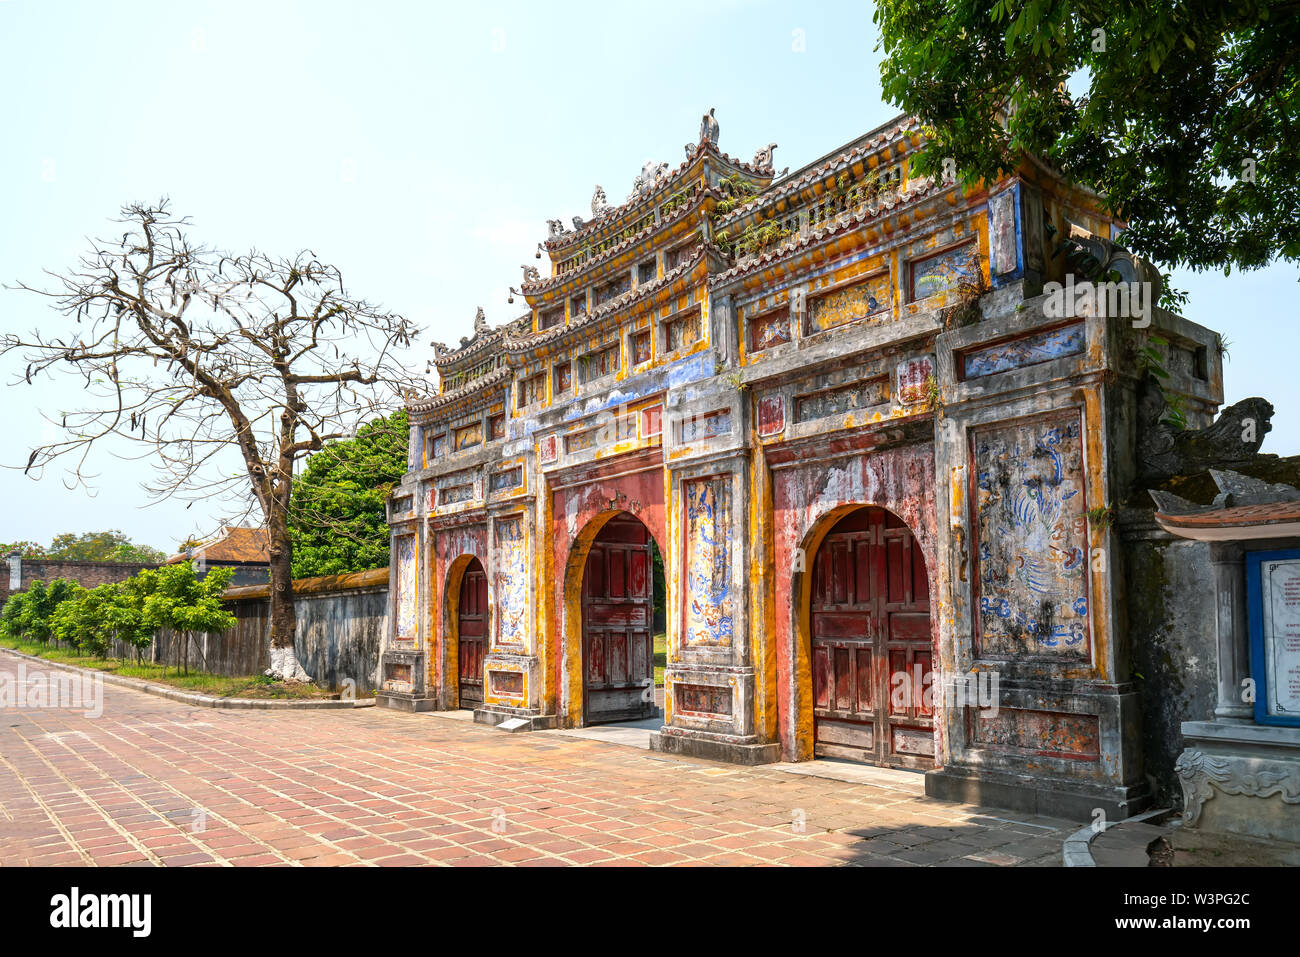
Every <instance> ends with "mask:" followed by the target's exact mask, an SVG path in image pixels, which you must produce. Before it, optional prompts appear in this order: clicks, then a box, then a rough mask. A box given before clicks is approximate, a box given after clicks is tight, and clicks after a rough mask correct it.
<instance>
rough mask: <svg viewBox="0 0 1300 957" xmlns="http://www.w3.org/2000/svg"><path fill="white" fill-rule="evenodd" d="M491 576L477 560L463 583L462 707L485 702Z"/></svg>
mask: <svg viewBox="0 0 1300 957" xmlns="http://www.w3.org/2000/svg"><path fill="white" fill-rule="evenodd" d="M487 601H488V588H487V575H486V574H484V572H483V566H482V565H481V564H480V563H479V560H478V559H477V558H475V559H473V560H472V561H470V563H469V567H468V568H466V569H465V575H464V577H462V578H461V581H460V605H459V607H458V610H457V615H458V620H459V630H458V631H457V645H458V646H459V655H458V658H459V671H458V673H459V675H460V706H461V707H462V708H474V707H477V706H478V705H481V704H482V703H483V659H484V657H485V656H486V655H487V646H488V635H487Z"/></svg>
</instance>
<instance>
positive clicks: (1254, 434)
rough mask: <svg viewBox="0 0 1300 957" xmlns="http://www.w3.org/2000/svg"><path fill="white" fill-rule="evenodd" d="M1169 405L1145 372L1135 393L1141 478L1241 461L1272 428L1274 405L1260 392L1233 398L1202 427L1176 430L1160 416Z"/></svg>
mask: <svg viewBox="0 0 1300 957" xmlns="http://www.w3.org/2000/svg"><path fill="white" fill-rule="evenodd" d="M1167 408H1168V402H1167V400H1166V399H1165V395H1164V390H1163V389H1162V388H1161V387H1160V383H1159V382H1157V381H1156V380H1155V378H1154V377H1152V376H1147V378H1146V379H1144V380H1143V383H1142V387H1141V389H1140V391H1139V394H1138V427H1137V436H1138V439H1137V457H1138V466H1139V469H1140V470H1141V473H1142V476H1143V477H1144V478H1168V477H1170V476H1173V475H1188V474H1190V473H1193V472H1200V471H1202V470H1204V469H1208V468H1210V467H1211V466H1230V465H1240V464H1243V463H1245V462H1248V461H1249V460H1250V459H1252V458H1254V456H1255V455H1256V454H1257V453H1258V452H1259V449H1260V446H1261V445H1263V444H1264V436H1265V434H1267V433H1268V432H1269V431H1271V430H1272V428H1273V426H1272V423H1271V421H1270V420H1271V419H1272V418H1273V405H1272V403H1270V402H1269V401H1268V400H1267V399H1261V398H1259V397H1258V396H1252V397H1251V398H1249V399H1242V400H1241V401H1240V402H1236V403H1233V404H1232V405H1230V406H1228V407H1227V408H1226V409H1224V410H1222V411H1221V412H1220V413H1219V417H1218V418H1217V419H1215V420H1214V422H1212V423H1211V424H1210V425H1207V426H1205V428H1202V429H1177V428H1174V427H1173V426H1172V425H1170V424H1169V423H1168V422H1164V421H1162V420H1163V419H1164V417H1165V413H1166V410H1167Z"/></svg>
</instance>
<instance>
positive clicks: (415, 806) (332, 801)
mask: <svg viewBox="0 0 1300 957" xmlns="http://www.w3.org/2000/svg"><path fill="white" fill-rule="evenodd" d="M18 664H19V659H18V658H15V657H13V656H11V655H8V654H4V653H3V652H0V680H6V676H8V678H7V680H10V681H13V680H14V676H15V675H16V673H17V669H18ZM35 667H38V666H35V665H32V664H31V663H30V662H29V668H35ZM810 770H812V771H815V772H816V773H817V774H818V775H820V774H824V773H827V774H835V775H837V776H839V777H845V778H850V779H853V780H837V779H835V778H829V777H821V776H814V775H812V774H809V773H807V772H808V771H810ZM796 772H799V773H796ZM875 773H876V772H874V771H872V770H870V769H859V768H852V767H850V768H839V767H837V766H835V765H834V764H829V763H825V762H812V763H811V764H810V765H802V766H792V767H790V768H789V769H784V768H782V767H781V766H768V767H759V768H740V767H735V766H732V765H726V764H717V763H713V762H709V761H697V760H691V759H684V758H676V757H670V756H667V755H661V754H655V753H652V752H649V751H646V750H643V749H641V748H637V747H629V746H625V745H621V744H616V743H611V741H610V740H602V739H600V738H588V737H578V736H574V735H572V734H565V733H560V732H541V733H531V734H507V733H505V732H502V731H498V730H495V729H491V728H485V727H482V726H478V725H474V724H473V723H471V722H469V721H465V720H458V719H457V718H455V717H449V716H439V715H428V714H421V715H409V714H401V713H397V712H393V711H388V710H384V709H380V708H365V709H357V710H349V711H317V712H310V711H224V710H217V709H211V708H195V707H191V706H188V705H184V704H180V703H176V702H171V701H167V700H165V699H162V698H157V697H153V696H151V695H147V694H144V693H141V692H136V691H131V690H127V689H123V688H118V687H114V686H111V685H105V686H104V710H103V714H102V716H100V717H97V718H94V717H89V716H86V715H84V714H82V713H81V712H79V711H70V710H53V709H43V710H30V709H21V708H6V709H3V710H0V864H3V865H23V864H31V865H58V864H74V865H80V864H96V865H98V864H105V865H121V864H129V865H187V864H215V865H224V864H237V865H262V864H282V865H293V864H304V865H343V864H396V865H407V864H452V865H494V864H499V865H559V864H650V865H653V864H724V865H725V864H733V865H734V864H746V865H747V864H788V865H823V864H865V865H883V866H896V867H913V866H918V865H933V864H939V865H960V866H974V867H977V866H1005V865H1014V864H1047V865H1058V864H1059V863H1060V860H1061V846H1062V842H1063V841H1064V840H1065V838H1066V836H1067V835H1068V834H1069V833H1070V832H1071V831H1073V830H1075V829H1077V828H1078V827H1079V826H1080V822H1070V821H1062V820H1057V819H1050V818H1036V817H1035V818H1027V817H1024V816H1022V815H1017V814H1016V813H1014V812H1008V811H1000V810H996V809H991V808H978V807H972V806H969V805H962V804H950V803H945V802H940V801H934V800H931V799H929V798H926V797H925V796H924V795H923V793H922V791H921V785H920V777H919V776H918V775H908V774H904V773H901V772H883V773H879V774H878V775H877V776H876V777H875V778H873V777H872V775H873V774H875ZM867 782H874V783H867Z"/></svg>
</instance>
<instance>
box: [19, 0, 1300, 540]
mask: <svg viewBox="0 0 1300 957" xmlns="http://www.w3.org/2000/svg"><path fill="white" fill-rule="evenodd" d="M875 43H876V31H875V28H874V25H873V24H872V22H871V7H870V5H868V4H864V3H861V2H858V3H819V4H808V3H782V2H770V3H764V2H724V3H712V4H711V3H707V2H677V0H659V2H656V3H653V4H635V5H619V6H613V5H609V4H600V3H593V4H578V3H560V2H548V3H546V4H540V3H529V4H523V3H520V4H510V3H489V2H476V3H467V4H458V5H454V6H453V5H443V4H429V3H399V2H371V3H366V4H364V5H363V4H361V3H324V2H316V3H311V4H307V3H290V2H283V0H268V2H262V3H244V2H235V0H225V2H222V3H183V4H181V3H156V2H149V0H130V2H122V0H112V2H109V0H101V2H69V0H64V2H40V0H0V90H2V91H3V92H2V93H0V129H3V131H4V133H3V139H0V182H3V183H4V184H6V189H5V191H4V194H3V196H4V214H3V219H2V220H0V281H3V282H5V283H9V284H12V283H13V282H14V281H15V280H18V279H21V280H24V281H27V282H29V283H37V282H39V281H40V279H41V277H42V270H43V269H46V268H50V269H62V268H64V267H66V266H68V265H70V264H71V263H73V262H74V261H75V259H76V257H77V256H78V254H79V253H80V252H82V251H83V249H84V248H85V246H86V243H85V239H84V237H86V236H88V235H92V234H96V235H109V234H110V233H111V228H110V227H109V224H108V222H107V221H108V220H109V219H110V218H111V217H113V216H114V215H115V214H116V212H117V209H118V207H119V206H121V205H122V204H123V203H125V202H129V201H134V200H150V199H156V198H157V197H159V196H161V195H167V196H169V197H171V200H172V202H173V206H174V208H175V209H176V210H177V211H179V212H183V213H186V214H188V215H190V216H191V217H192V218H193V220H194V236H195V237H196V238H198V239H201V240H202V241H204V242H206V243H208V244H211V245H215V246H220V247H224V248H230V249H236V250H242V249H246V248H248V247H251V246H256V247H258V248H260V249H263V250H268V251H272V252H284V253H290V252H293V251H296V250H298V249H300V248H305V247H306V248H311V249H312V250H314V251H315V252H316V253H317V254H318V255H320V256H321V257H322V258H324V259H326V260H327V261H331V262H333V263H335V264H336V265H338V266H339V267H340V268H342V270H343V272H344V276H345V277H346V279H347V282H348V284H349V286H350V288H351V291H352V292H354V293H356V294H359V295H362V296H365V297H366V298H368V299H371V300H375V301H378V302H381V303H383V304H384V305H386V306H387V307H389V308H391V309H394V310H396V311H398V312H401V313H403V314H405V315H407V316H410V317H411V318H413V319H414V320H415V321H416V322H417V323H418V324H419V325H420V326H421V328H422V330H423V332H422V335H421V338H420V340H419V345H418V346H417V347H416V348H414V349H412V350H411V353H410V364H411V366H412V367H417V368H421V369H422V368H423V367H424V362H425V359H426V358H427V357H428V356H429V355H430V354H431V350H430V349H429V348H428V343H429V342H430V341H432V340H435V339H437V340H443V341H446V342H454V341H455V340H457V339H458V338H459V337H460V336H462V335H465V334H468V333H469V331H470V329H471V326H472V322H473V316H474V310H475V307H476V306H480V305H481V306H483V308H484V310H485V311H486V313H487V316H488V319H489V321H490V322H492V323H494V324H495V323H500V322H504V321H506V320H509V319H512V318H514V317H515V316H517V315H519V314H521V312H522V308H521V305H522V303H521V301H520V300H516V302H515V304H514V305H513V306H510V305H507V304H506V295H507V287H508V286H509V285H512V284H514V285H517V284H518V282H519V280H520V278H521V271H520V268H519V267H520V265H521V264H529V265H532V264H536V260H535V259H534V258H533V251H534V248H535V246H536V244H537V243H538V242H539V241H540V240H542V239H543V238H544V237H545V235H546V220H547V219H549V218H562V219H563V220H564V221H565V222H566V223H567V222H568V220H569V218H570V217H572V216H574V215H583V216H587V215H589V212H590V210H589V204H590V199H591V193H592V189H593V187H594V185H595V184H596V183H600V184H601V185H602V186H603V187H604V188H605V191H606V192H607V194H608V195H609V199H610V201H611V202H615V203H617V202H621V201H622V200H623V199H624V197H625V196H626V195H627V193H628V192H629V191H630V190H631V187H632V180H633V179H634V177H635V176H636V174H637V173H638V172H639V171H640V169H641V166H642V164H643V163H644V162H645V161H646V160H647V159H654V160H664V161H667V162H669V163H670V164H671V165H673V166H676V165H677V164H678V163H679V162H680V161H681V160H682V158H683V155H684V154H683V146H684V144H686V143H687V142H693V141H694V140H695V138H696V133H697V131H698V126H699V118H700V115H701V114H702V113H703V112H704V111H705V110H707V109H708V108H709V107H716V109H717V117H718V120H719V122H720V124H721V146H722V148H723V149H724V150H726V151H728V152H730V153H732V154H733V155H737V156H741V157H744V158H746V159H747V158H749V157H751V156H752V155H753V153H754V151H755V150H757V149H758V148H759V147H761V146H764V145H766V144H767V143H769V142H772V141H775V142H777V143H778V144H780V145H779V148H778V149H777V151H776V165H777V167H778V169H779V168H781V167H783V166H786V165H789V166H791V167H798V166H801V165H803V164H804V163H806V162H809V161H810V160H812V159H815V158H816V157H818V156H820V155H822V154H823V153H825V152H828V151H829V150H831V149H834V148H835V147H836V146H839V145H840V144H842V143H844V142H846V141H848V140H850V139H852V138H854V137H855V136H857V135H859V134H860V133H862V132H865V131H866V130H868V129H870V128H871V127H873V126H876V125H878V124H879V123H882V122H884V121H885V120H888V119H889V118H890V117H892V116H894V115H895V114H896V113H897V110H895V109H894V108H892V107H890V106H888V105H887V104H884V103H883V102H882V101H881V97H880V82H879V73H878V64H879V53H877V52H876V51H874V50H873V47H874V46H875ZM1296 277H1297V271H1296V268H1295V267H1294V266H1283V265H1275V266H1273V267H1271V268H1269V269H1266V270H1263V271H1259V272H1255V273H1250V274H1245V275H1239V274H1236V273H1234V274H1233V275H1232V276H1231V277H1230V278H1225V277H1224V276H1223V275H1222V274H1221V273H1210V274H1201V275H1190V274H1177V275H1176V276H1175V279H1174V284H1175V285H1176V286H1179V287H1180V288H1186V289H1188V290H1190V291H1191V293H1192V300H1191V304H1190V306H1189V308H1188V309H1187V310H1186V312H1187V315H1188V317H1189V318H1191V319H1193V320H1195V321H1197V322H1201V323H1203V324H1206V325H1209V326H1211V327H1212V328H1216V329H1219V330H1221V331H1222V332H1223V333H1224V334H1225V335H1226V336H1227V337H1228V338H1229V340H1230V341H1231V343H1232V348H1231V352H1232V355H1231V360H1230V361H1229V363H1228V366H1227V373H1226V393H1227V401H1234V400H1236V399H1239V398H1243V397H1245V396H1248V395H1263V396H1265V397H1266V398H1268V399H1270V400H1271V401H1272V402H1273V404H1274V405H1275V406H1276V408H1277V415H1276V416H1275V418H1274V431H1273V432H1272V433H1271V434H1270V435H1269V437H1268V439H1267V441H1266V443H1265V446H1264V450H1265V451H1272V452H1277V453H1280V454H1294V453H1297V452H1300V381H1298V380H1300V377H1298V376H1296V374H1295V371H1294V362H1293V360H1292V358H1291V355H1290V352H1291V350H1290V345H1291V342H1292V339H1291V337H1292V336H1293V335H1294V333H1293V329H1294V328H1295V322H1294V320H1295V318H1296V308H1297V293H1298V292H1300V289H1297V286H1296ZM61 321H62V320H61V319H60V318H59V317H58V316H57V315H56V314H55V313H53V312H52V311H51V310H50V309H49V307H48V305H46V304H45V303H44V302H43V301H42V300H40V299H38V298H36V297H34V296H31V295H30V294H23V293H18V292H14V291H10V290H0V331H17V330H27V329H30V328H32V327H35V326H40V327H42V328H47V329H48V328H51V326H52V325H53V324H55V323H58V322H61ZM1284 345H1285V346H1286V348H1283V346H1284ZM20 372H21V364H20V363H18V362H17V361H16V360H12V359H11V360H9V361H6V362H0V381H3V382H4V383H5V384H6V385H8V384H9V383H10V382H11V381H13V379H14V378H15V376H16V375H17V374H19V373H20ZM70 387H71V383H70V382H69V381H68V380H63V381H60V382H57V383H42V384H38V385H37V386H34V387H27V386H21V387H11V388H8V389H6V391H5V415H4V426H3V428H4V432H3V435H4V438H5V441H4V448H3V451H2V452H0V463H3V464H5V465H15V464H17V465H21V464H22V463H23V462H25V461H26V458H27V452H28V450H29V449H30V448H31V447H32V445H33V444H36V443H39V442H40V441H42V440H43V438H44V437H45V436H46V435H47V434H48V433H47V427H46V426H45V425H44V424H43V423H42V422H41V421H40V418H39V415H38V410H45V411H48V412H51V414H54V413H57V411H58V410H59V409H61V408H62V405H61V404H60V400H61V399H62V398H65V397H66V396H67V394H68V389H69V388H70ZM111 452H112V449H109V448H105V449H103V450H102V451H101V454H99V455H98V456H97V457H96V460H95V462H94V464H95V466H96V469H95V470H96V471H98V472H99V475H100V477H99V479H98V481H97V483H96V484H97V486H98V493H97V495H96V496H95V497H94V498H91V497H89V496H88V495H87V494H86V493H85V492H84V491H80V490H78V491H68V490H66V489H65V488H64V487H63V486H62V485H61V483H60V477H59V475H58V474H57V473H56V471H55V470H50V471H48V472H47V474H46V476H45V477H44V478H43V479H42V480H41V481H40V482H34V481H32V480H31V479H29V478H25V477H23V476H22V474H21V471H17V472H15V471H10V470H5V471H0V496H2V499H0V500H3V501H5V502H6V503H7V505H8V507H7V508H6V509H5V514H4V517H3V518H0V541H10V540H14V539H34V540H38V541H41V542H43V543H48V541H49V540H50V539H51V538H52V537H53V536H54V535H55V534H57V533H60V532H65V531H74V532H83V531H94V530H100V529H103V528H109V527H114V528H121V529H122V530H124V531H125V532H126V533H127V534H128V535H130V536H131V537H132V538H133V539H135V540H137V541H142V542H145V543H148V544H152V545H154V546H156V547H161V548H171V547H173V546H174V545H175V544H176V543H177V542H179V541H180V540H182V539H183V538H185V537H186V536H187V535H190V534H192V533H199V534H202V533H205V532H208V531H211V530H212V528H213V527H214V526H215V524H216V522H217V521H218V520H219V518H220V517H222V515H223V514H225V513H227V512H229V508H228V507H222V506H220V505H218V504H216V503H214V504H213V505H212V506H211V507H208V508H205V507H204V506H203V505H200V504H196V505H194V506H193V507H192V508H190V509H188V510H187V509H186V508H185V507H184V504H183V503H164V504H160V505H154V506H151V507H149V508H141V507H140V506H141V505H142V504H144V503H145V502H146V501H147V499H146V497H145V495H144V493H143V492H142V491H141V490H140V488H139V482H140V481H141V480H143V479H144V478H146V477H147V476H146V475H145V474H144V473H143V472H142V471H141V470H142V469H144V468H146V466H145V465H144V464H143V463H131V462H123V461H120V460H118V459H116V458H114V457H113V455H112V454H111Z"/></svg>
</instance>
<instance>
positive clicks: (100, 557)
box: [45, 529, 167, 563]
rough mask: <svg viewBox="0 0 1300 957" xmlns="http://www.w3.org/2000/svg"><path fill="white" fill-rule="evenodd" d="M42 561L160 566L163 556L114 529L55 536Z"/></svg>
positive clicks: (163, 554)
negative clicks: (44, 559) (137, 563)
mask: <svg viewBox="0 0 1300 957" xmlns="http://www.w3.org/2000/svg"><path fill="white" fill-rule="evenodd" d="M45 557H46V558H62V559H64V560H66V561H75V562H154V563H161V562H162V561H163V560H165V559H166V558H167V555H166V553H164V552H161V551H159V550H158V549H156V548H150V547H149V546H148V545H136V544H134V543H132V541H131V540H130V539H129V538H127V537H126V536H125V535H123V534H122V532H120V531H119V530H117V529H109V530H108V531H106V532H83V533H82V534H80V535H77V534H75V533H74V532H65V533H63V534H62V535H55V536H54V541H52V542H50V547H49V548H48V549H46V553H45Z"/></svg>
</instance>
